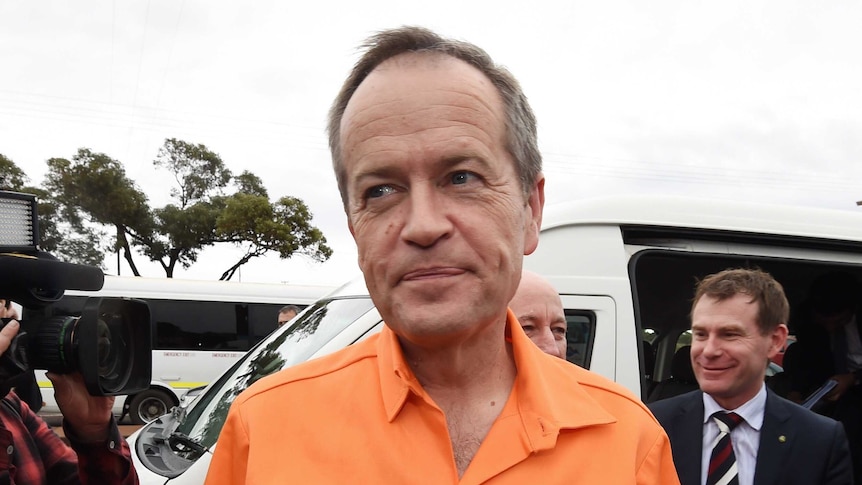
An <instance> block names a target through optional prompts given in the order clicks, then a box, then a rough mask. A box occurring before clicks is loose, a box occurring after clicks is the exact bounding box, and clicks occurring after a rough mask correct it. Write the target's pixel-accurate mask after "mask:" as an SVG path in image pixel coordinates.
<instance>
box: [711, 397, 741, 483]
mask: <svg viewBox="0 0 862 485" xmlns="http://www.w3.org/2000/svg"><path fill="white" fill-rule="evenodd" d="M712 419H714V420H715V424H717V425H718V430H719V433H718V438H717V439H716V443H715V446H713V447H712V455H710V458H709V471H707V473H706V485H739V477H738V476H737V470H736V455H734V454H733V445H732V444H731V442H730V431H731V430H732V429H733V428H735V427H736V425H738V424H739V423H741V422H742V416H740V415H738V414H736V413H726V412H724V411H718V412H717V413H715V414H713V415H712Z"/></svg>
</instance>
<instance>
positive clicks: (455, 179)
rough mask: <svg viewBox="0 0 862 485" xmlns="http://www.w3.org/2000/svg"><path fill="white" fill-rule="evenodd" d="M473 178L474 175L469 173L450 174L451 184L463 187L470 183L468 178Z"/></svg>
mask: <svg viewBox="0 0 862 485" xmlns="http://www.w3.org/2000/svg"><path fill="white" fill-rule="evenodd" d="M471 177H474V175H473V174H472V173H470V172H455V173H453V174H452V184H453V185H463V184H466V183H467V182H469V181H470V178H471Z"/></svg>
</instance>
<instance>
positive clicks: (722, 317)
mask: <svg viewBox="0 0 862 485" xmlns="http://www.w3.org/2000/svg"><path fill="white" fill-rule="evenodd" d="M758 310H759V305H758V303H757V301H756V300H754V299H752V297H751V296H750V295H747V294H744V293H737V294H736V295H733V296H732V297H729V298H725V299H724V300H719V299H717V298H715V297H712V296H709V295H703V296H701V297H700V299H699V300H698V301H697V303H696V304H695V306H694V309H693V311H692V313H691V320H692V326H693V327H706V326H743V327H744V326H757V318H758Z"/></svg>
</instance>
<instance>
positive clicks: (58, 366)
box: [24, 316, 79, 374]
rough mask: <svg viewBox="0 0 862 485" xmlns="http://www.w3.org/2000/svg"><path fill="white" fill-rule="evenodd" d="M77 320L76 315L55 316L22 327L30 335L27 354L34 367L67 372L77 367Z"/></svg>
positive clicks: (62, 372) (59, 372)
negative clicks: (31, 326) (30, 326)
mask: <svg viewBox="0 0 862 485" xmlns="http://www.w3.org/2000/svg"><path fill="white" fill-rule="evenodd" d="M78 320H79V319H78V317H70V316H57V317H51V318H49V319H47V320H45V321H43V322H41V323H39V324H38V325H35V326H34V328H26V327H25V328H24V330H26V331H27V332H28V334H29V336H30V338H29V340H28V344H27V354H28V356H29V358H30V364H31V366H32V367H33V368H34V369H45V370H48V371H51V372H56V373H58V374H67V373H69V372H72V371H74V370H75V369H76V368H77V366H76V364H75V361H76V359H75V344H74V340H75V329H76V326H77V324H78ZM28 323H29V322H28ZM27 327H29V325H27Z"/></svg>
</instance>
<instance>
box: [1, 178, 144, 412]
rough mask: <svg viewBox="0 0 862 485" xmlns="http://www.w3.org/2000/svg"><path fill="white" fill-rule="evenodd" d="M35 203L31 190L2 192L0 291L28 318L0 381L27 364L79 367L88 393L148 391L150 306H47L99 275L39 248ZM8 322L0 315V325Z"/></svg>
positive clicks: (98, 284) (112, 301) (89, 285)
mask: <svg viewBox="0 0 862 485" xmlns="http://www.w3.org/2000/svg"><path fill="white" fill-rule="evenodd" d="M35 207H36V201H35V196H32V195H29V194H20V193H15V192H4V191H0V297H2V298H7V299H9V300H13V301H15V302H17V303H19V304H21V305H22V306H23V307H24V308H25V309H26V310H27V312H26V315H27V317H28V318H27V319H25V320H21V321H20V324H21V326H20V329H19V331H18V334H17V335H16V336H15V338H14V339H13V341H12V343H11V345H10V346H9V348H8V349H7V350H6V352H4V353H3V355H2V356H0V387H2V384H3V383H6V382H7V381H11V380H13V379H15V378H16V377H17V376H18V375H20V374H23V373H24V372H26V371H28V370H32V369H44V370H47V371H50V372H55V373H59V374H66V373H72V372H80V373H81V375H82V376H83V378H84V382H85V383H86V385H87V391H88V392H89V393H90V394H92V395H94V396H111V395H118V394H133V393H135V392H139V391H142V390H144V389H147V388H148V387H149V386H150V381H151V375H152V332H151V322H150V311H149V307H148V306H147V304H146V303H145V302H143V301H140V300H134V299H128V298H89V299H88V300H87V302H86V303H85V305H84V309H83V311H82V312H81V314H80V315H54V314H53V313H52V309H51V304H52V303H54V302H56V301H57V300H59V299H60V298H62V296H63V294H64V292H65V291H66V290H68V289H75V290H85V291H87V290H89V291H95V290H99V289H101V288H102V285H103V284H104V274H103V273H102V270H101V269H99V268H95V267H92V266H85V265H79V264H71V263H65V262H62V261H59V260H57V259H56V258H54V257H53V256H51V255H50V254H48V253H46V252H43V251H39V250H38V249H37V247H36V244H35V241H36V240H37V239H38V224H37V219H36V215H35ZM22 225H24V226H26V227H24V228H23V230H22V228H21V226H22ZM30 315H41V316H37V317H36V318H30ZM7 324H8V319H3V321H2V323H0V328H2V327H4V326H5V325H7Z"/></svg>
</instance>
